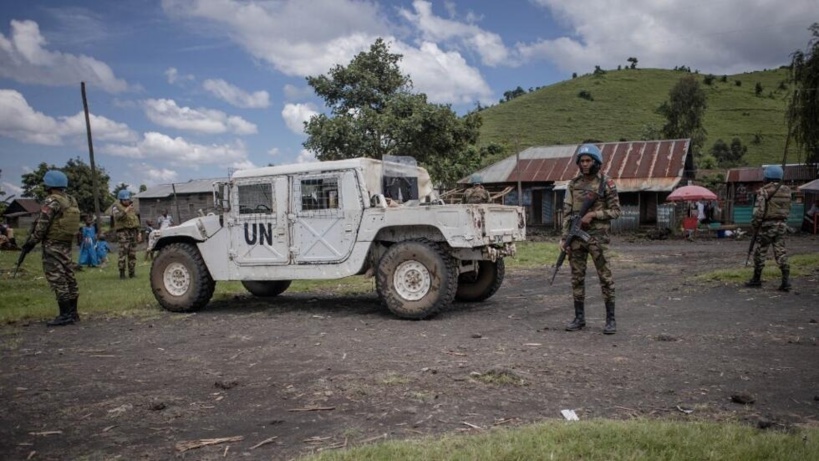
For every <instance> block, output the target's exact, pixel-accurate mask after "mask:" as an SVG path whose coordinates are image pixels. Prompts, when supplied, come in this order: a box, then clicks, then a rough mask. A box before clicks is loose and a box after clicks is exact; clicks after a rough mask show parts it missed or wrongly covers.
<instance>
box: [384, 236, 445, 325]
mask: <svg viewBox="0 0 819 461" xmlns="http://www.w3.org/2000/svg"><path fill="white" fill-rule="evenodd" d="M457 279H458V268H457V267H456V266H455V261H454V260H453V259H452V258H451V257H450V256H449V255H448V254H446V253H445V252H444V251H443V250H442V249H441V247H440V246H439V245H438V244H436V243H434V242H431V241H428V240H408V241H406V242H400V243H396V244H394V245H392V246H391V247H389V249H387V251H386V253H384V256H382V257H381V260H380V261H379V262H378V271H377V273H376V290H377V291H378V295H379V296H380V297H381V299H382V300H383V301H384V303H385V304H386V305H387V308H388V309H389V310H390V311H391V312H392V313H393V314H395V315H397V316H398V317H401V318H405V319H424V318H428V317H431V316H433V315H435V314H437V313H438V312H439V311H440V310H441V309H444V308H446V307H448V306H449V305H450V304H452V300H453V299H454V298H455V290H456V288H457Z"/></svg>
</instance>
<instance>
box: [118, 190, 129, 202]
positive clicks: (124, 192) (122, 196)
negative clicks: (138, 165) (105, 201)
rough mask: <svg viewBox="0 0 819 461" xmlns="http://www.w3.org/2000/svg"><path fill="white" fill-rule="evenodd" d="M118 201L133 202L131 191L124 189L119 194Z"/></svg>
mask: <svg viewBox="0 0 819 461" xmlns="http://www.w3.org/2000/svg"><path fill="white" fill-rule="evenodd" d="M117 199H119V200H131V191H129V190H128V189H122V190H121V191H119V192H118V193H117Z"/></svg>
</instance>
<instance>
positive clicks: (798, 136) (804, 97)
mask: <svg viewBox="0 0 819 461" xmlns="http://www.w3.org/2000/svg"><path fill="white" fill-rule="evenodd" d="M808 30H810V31H811V33H812V35H813V37H812V38H811V39H810V41H809V42H808V48H807V50H806V51H801V50H797V51H795V52H794V53H793V54H792V55H791V75H790V77H791V78H790V81H791V83H792V86H793V88H794V89H793V91H794V94H793V98H792V99H791V102H790V103H789V104H788V110H787V113H786V117H787V121H788V126H789V127H791V130H792V135H793V139H794V140H795V141H796V143H797V145H798V146H799V147H800V148H802V149H803V150H804V151H805V152H806V153H807V158H806V159H805V161H806V162H807V163H819V23H813V25H811V26H810V27H809V28H808Z"/></svg>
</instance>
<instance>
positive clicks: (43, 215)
mask: <svg viewBox="0 0 819 461" xmlns="http://www.w3.org/2000/svg"><path fill="white" fill-rule="evenodd" d="M79 226H80V209H79V207H78V206H77V201H76V200H75V199H74V197H72V196H70V195H68V194H66V193H65V192H54V193H51V194H49V195H48V196H47V197H46V199H45V201H44V202H43V207H42V208H41V209H40V214H39V216H38V217H37V220H36V221H34V229H33V230H32V232H31V235H30V236H29V238H28V240H29V241H30V242H34V243H39V242H42V241H44V240H53V241H59V242H71V241H72V240H73V239H74V237H75V236H76V234H77V229H78V228H79Z"/></svg>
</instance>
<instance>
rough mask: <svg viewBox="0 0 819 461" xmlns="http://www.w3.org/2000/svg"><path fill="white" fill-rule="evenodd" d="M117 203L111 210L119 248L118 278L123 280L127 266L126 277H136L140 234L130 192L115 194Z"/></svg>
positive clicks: (123, 191) (140, 240) (124, 191)
mask: <svg viewBox="0 0 819 461" xmlns="http://www.w3.org/2000/svg"><path fill="white" fill-rule="evenodd" d="M117 199H118V201H117V202H114V207H113V209H112V213H113V217H114V231H115V232H116V234H117V244H118V246H119V260H118V262H117V265H118V266H119V278H120V279H124V278H125V266H126V265H127V266H128V277H130V278H134V277H135V276H136V247H137V244H139V243H141V242H142V233H141V232H140V231H139V216H137V214H136V211H134V204H133V203H132V202H131V192H130V191H128V190H125V189H123V190H121V191H119V193H117Z"/></svg>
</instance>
